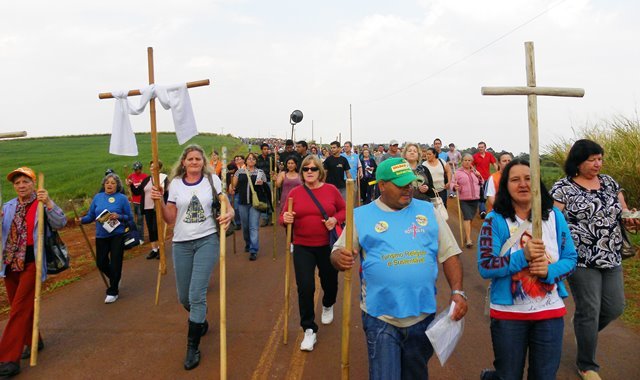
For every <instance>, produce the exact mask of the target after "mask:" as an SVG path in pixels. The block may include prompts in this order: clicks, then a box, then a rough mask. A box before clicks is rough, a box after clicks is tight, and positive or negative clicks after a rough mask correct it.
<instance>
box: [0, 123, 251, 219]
mask: <svg viewBox="0 0 640 380" xmlns="http://www.w3.org/2000/svg"><path fill="white" fill-rule="evenodd" d="M109 139H110V136H109V135H90V136H63V137H46V138H27V139H16V140H6V141H0V152H1V154H0V181H2V195H3V201H5V202H6V201H7V200H9V199H11V198H13V197H15V192H14V190H13V186H12V185H11V183H9V182H8V181H7V180H6V175H7V173H9V172H10V171H12V170H13V169H15V168H17V167H20V166H28V167H31V168H32V169H33V170H34V171H36V172H37V173H38V172H42V173H44V177H45V188H46V189H47V190H48V191H49V193H50V196H51V198H52V199H53V200H54V201H56V202H57V203H59V204H60V205H61V206H63V208H64V209H65V210H66V211H69V208H68V206H67V205H66V203H67V202H66V201H67V200H69V199H76V200H83V199H89V200H90V199H91V198H93V195H94V194H95V193H96V192H97V191H98V189H99V188H100V183H101V181H102V178H103V176H104V172H105V170H106V169H107V168H111V169H113V170H115V171H116V173H117V174H119V175H121V176H122V174H123V173H124V174H128V173H130V172H131V166H132V164H133V162H134V161H138V160H139V161H140V162H142V163H143V165H144V168H143V170H144V171H145V172H146V173H149V165H148V163H149V161H150V160H151V135H150V134H148V133H145V134H136V139H137V141H138V152H139V153H140V154H139V155H138V156H137V157H129V156H116V155H112V154H109ZM188 144H199V145H200V146H202V147H203V148H204V149H205V151H206V152H207V153H209V152H210V151H211V150H212V149H213V148H215V149H216V150H218V151H219V152H220V149H221V147H222V146H223V145H224V146H226V147H227V149H228V154H229V155H230V156H231V157H233V154H234V153H235V152H236V151H238V152H240V151H242V152H243V153H245V152H244V148H243V146H242V145H241V141H240V140H239V139H237V138H235V137H231V136H228V135H227V136H220V135H215V134H201V135H198V136H196V137H194V138H193V139H191V140H190V141H189V143H188ZM186 145H187V144H185V145H183V146H181V145H178V142H177V140H176V137H175V135H174V134H173V133H159V134H158V152H159V153H158V155H159V158H160V160H162V161H163V163H164V169H163V171H164V172H169V170H170V168H171V167H172V165H173V164H174V163H175V162H176V161H177V159H178V158H179V155H180V153H181V152H182V149H184V147H185V146H186Z"/></svg>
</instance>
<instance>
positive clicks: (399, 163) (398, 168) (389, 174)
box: [376, 157, 417, 187]
mask: <svg viewBox="0 0 640 380" xmlns="http://www.w3.org/2000/svg"><path fill="white" fill-rule="evenodd" d="M416 179H417V177H416V175H415V174H413V170H411V166H409V163H408V162H407V160H405V159H404V158H400V157H396V158H388V159H386V160H384V161H382V162H381V163H380V165H378V169H377V170H376V181H385V182H392V183H393V184H394V185H396V186H399V187H404V186H407V185H408V184H410V183H411V182H413V181H415V180H416Z"/></svg>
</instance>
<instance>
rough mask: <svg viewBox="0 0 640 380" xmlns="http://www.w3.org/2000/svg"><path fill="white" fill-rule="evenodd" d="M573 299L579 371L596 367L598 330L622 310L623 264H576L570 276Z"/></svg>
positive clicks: (616, 316) (596, 368) (594, 369)
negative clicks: (596, 265) (599, 267)
mask: <svg viewBox="0 0 640 380" xmlns="http://www.w3.org/2000/svg"><path fill="white" fill-rule="evenodd" d="M569 286H571V293H572V294H573V299H574V301H575V302H576V313H575V315H574V317H573V329H574V331H575V334H576V341H577V343H578V358H577V361H576V365H577V366H578V369H580V370H581V371H587V370H593V371H596V372H597V371H598V370H599V369H600V366H599V365H598V363H596V349H597V348H598V332H600V331H601V330H602V329H604V328H605V327H607V325H608V324H609V323H610V322H612V321H614V320H615V319H616V318H618V317H619V316H620V315H621V314H622V312H623V311H624V283H623V278H622V266H617V267H615V268H610V269H596V268H583V267H577V268H576V271H575V272H574V273H573V275H572V276H571V277H569Z"/></svg>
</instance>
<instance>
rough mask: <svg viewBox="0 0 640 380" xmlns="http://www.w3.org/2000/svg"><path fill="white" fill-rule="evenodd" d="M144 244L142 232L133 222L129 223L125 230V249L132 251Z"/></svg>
mask: <svg viewBox="0 0 640 380" xmlns="http://www.w3.org/2000/svg"><path fill="white" fill-rule="evenodd" d="M140 244H142V239H140V232H138V228H137V227H136V225H135V224H134V223H133V222H129V223H127V225H126V226H125V228H124V249H131V248H133V247H137V246H139V245H140Z"/></svg>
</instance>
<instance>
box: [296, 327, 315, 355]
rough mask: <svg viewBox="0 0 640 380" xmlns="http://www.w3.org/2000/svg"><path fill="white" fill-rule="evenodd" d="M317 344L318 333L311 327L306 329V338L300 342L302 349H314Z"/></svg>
mask: <svg viewBox="0 0 640 380" xmlns="http://www.w3.org/2000/svg"><path fill="white" fill-rule="evenodd" d="M315 345H316V333H314V332H313V330H311V329H306V330H305V331H304V339H302V343H300V351H313V346H315Z"/></svg>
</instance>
